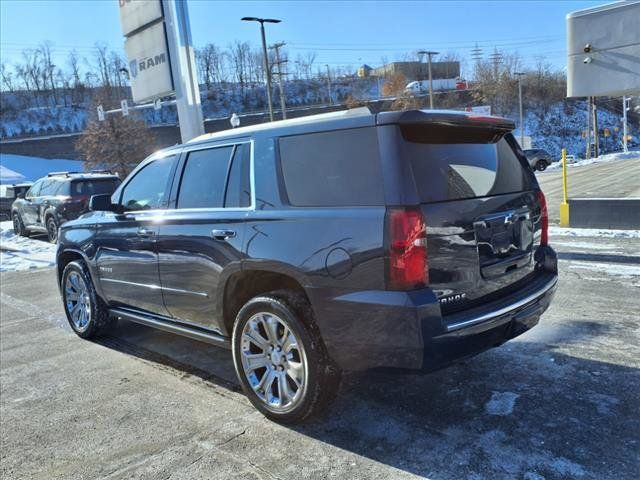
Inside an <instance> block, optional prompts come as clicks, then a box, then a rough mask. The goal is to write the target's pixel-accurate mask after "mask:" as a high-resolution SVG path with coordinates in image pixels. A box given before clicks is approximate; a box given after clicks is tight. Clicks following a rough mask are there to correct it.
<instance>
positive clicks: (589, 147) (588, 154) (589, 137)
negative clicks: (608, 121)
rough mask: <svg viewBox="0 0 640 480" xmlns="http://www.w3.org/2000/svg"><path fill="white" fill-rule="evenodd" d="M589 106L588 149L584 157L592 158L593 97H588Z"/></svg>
mask: <svg viewBox="0 0 640 480" xmlns="http://www.w3.org/2000/svg"><path fill="white" fill-rule="evenodd" d="M588 101H589V103H588V107H587V151H586V152H585V156H584V158H587V159H588V158H591V97H588Z"/></svg>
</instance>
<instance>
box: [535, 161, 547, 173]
mask: <svg viewBox="0 0 640 480" xmlns="http://www.w3.org/2000/svg"><path fill="white" fill-rule="evenodd" d="M536 169H537V170H540V171H541V172H543V171H545V170H546V169H547V162H545V161H544V160H538V163H536Z"/></svg>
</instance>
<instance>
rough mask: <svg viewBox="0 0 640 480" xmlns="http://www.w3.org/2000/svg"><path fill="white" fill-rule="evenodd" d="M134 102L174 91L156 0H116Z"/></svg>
mask: <svg viewBox="0 0 640 480" xmlns="http://www.w3.org/2000/svg"><path fill="white" fill-rule="evenodd" d="M118 3H119V6H120V21H121V23H122V33H123V34H124V36H125V37H126V40H125V44H124V49H125V52H126V54H127V59H128V62H129V80H130V82H131V92H132V95H133V101H134V102H135V103H143V102H148V101H151V100H155V99H156V98H160V97H164V96H167V95H171V94H172V93H173V92H174V84H173V78H172V76H171V62H170V61H169V50H168V46H167V32H166V28H165V24H164V21H163V12H162V4H161V1H160V0H118Z"/></svg>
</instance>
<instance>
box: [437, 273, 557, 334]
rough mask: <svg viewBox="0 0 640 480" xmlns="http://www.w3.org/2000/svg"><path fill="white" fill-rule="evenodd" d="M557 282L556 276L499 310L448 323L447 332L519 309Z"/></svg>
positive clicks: (540, 295)
mask: <svg viewBox="0 0 640 480" xmlns="http://www.w3.org/2000/svg"><path fill="white" fill-rule="evenodd" d="M557 283H558V277H555V278H553V279H552V280H550V281H549V282H547V283H546V284H545V285H544V286H543V287H541V288H540V289H538V290H537V291H535V292H534V293H532V294H530V295H527V296H526V297H524V298H521V299H520V300H518V301H517V302H515V303H512V304H510V305H507V306H506V307H503V308H500V309H498V310H494V311H493V312H488V313H485V314H483V315H480V316H478V317H474V318H470V319H469V320H465V321H463V322H458V323H452V324H450V325H447V332H453V331H456V330H460V329H461V328H465V327H470V326H472V325H476V324H478V323H482V322H486V321H487V320H492V319H494V318H496V317H500V316H502V315H505V314H507V313H509V312H511V311H513V310H517V309H518V308H520V307H523V306H525V305H526V304H527V303H530V302H532V301H534V300H537V299H538V298H540V297H542V296H543V295H544V294H545V293H547V292H548V291H549V290H551V289H552V288H553V287H555V286H556V284H557Z"/></svg>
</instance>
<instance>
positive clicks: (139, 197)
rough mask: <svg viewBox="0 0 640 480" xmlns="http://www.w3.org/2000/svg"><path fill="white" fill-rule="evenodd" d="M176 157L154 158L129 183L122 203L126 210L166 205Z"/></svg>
mask: <svg viewBox="0 0 640 480" xmlns="http://www.w3.org/2000/svg"><path fill="white" fill-rule="evenodd" d="M174 161H175V157H174V156H171V157H166V158H161V159H158V160H154V161H153V162H151V163H148V164H147V165H146V166H144V167H143V168H142V170H140V171H139V172H138V173H136V175H135V176H134V177H133V178H132V179H131V180H130V181H129V182H128V183H127V185H126V186H125V187H124V189H123V191H122V196H121V201H120V203H121V204H122V205H123V206H124V208H125V209H126V210H149V209H153V208H161V207H164V206H165V203H166V199H165V194H166V190H167V183H168V182H169V175H170V174H171V168H172V167H173V163H174Z"/></svg>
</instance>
